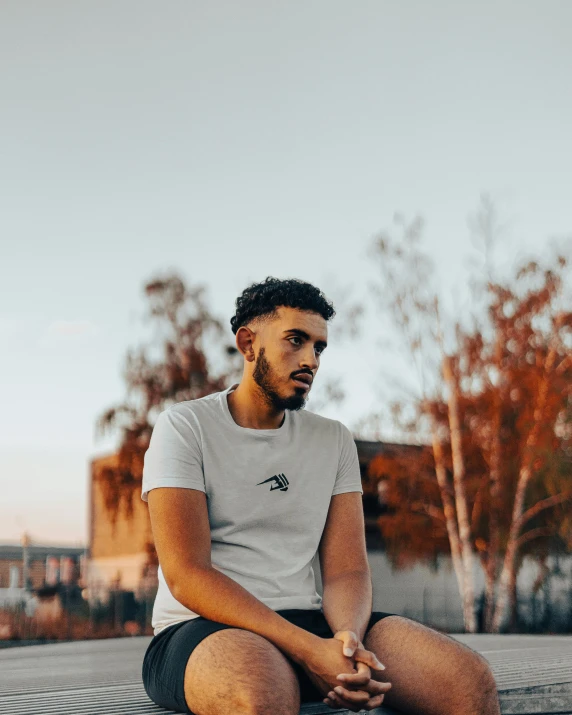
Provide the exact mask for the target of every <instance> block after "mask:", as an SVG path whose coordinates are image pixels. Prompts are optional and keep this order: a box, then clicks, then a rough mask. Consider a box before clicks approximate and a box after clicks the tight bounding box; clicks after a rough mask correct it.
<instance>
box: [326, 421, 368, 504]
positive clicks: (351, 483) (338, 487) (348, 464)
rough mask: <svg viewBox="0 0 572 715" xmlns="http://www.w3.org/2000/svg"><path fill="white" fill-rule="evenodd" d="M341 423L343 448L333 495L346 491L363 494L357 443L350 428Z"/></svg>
mask: <svg viewBox="0 0 572 715" xmlns="http://www.w3.org/2000/svg"><path fill="white" fill-rule="evenodd" d="M339 425H340V428H341V449H340V456H339V461H338V473H337V475H336V481H335V484H334V489H333V491H332V496H334V494H344V493H345V492H360V493H361V494H363V487H362V485H361V473H360V468H359V459H358V453H357V447H356V443H355V442H354V438H353V436H352V433H351V432H350V431H349V429H348V428H347V427H346V426H345V425H344V424H342V423H341V422H339Z"/></svg>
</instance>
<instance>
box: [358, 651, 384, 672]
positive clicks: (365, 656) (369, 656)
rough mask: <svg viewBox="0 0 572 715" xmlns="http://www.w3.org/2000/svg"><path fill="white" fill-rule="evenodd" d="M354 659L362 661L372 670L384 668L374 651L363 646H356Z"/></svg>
mask: <svg viewBox="0 0 572 715" xmlns="http://www.w3.org/2000/svg"><path fill="white" fill-rule="evenodd" d="M353 657H354V660H359V661H361V662H362V663H366V664H367V665H369V666H370V668H373V669H374V670H385V665H384V664H383V663H382V662H381V661H380V660H379V658H378V657H377V656H376V654H375V653H372V652H371V651H370V650H365V648H357V649H356V652H355V653H354V655H353Z"/></svg>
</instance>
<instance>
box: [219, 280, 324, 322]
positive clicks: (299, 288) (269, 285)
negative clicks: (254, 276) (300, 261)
mask: <svg viewBox="0 0 572 715" xmlns="http://www.w3.org/2000/svg"><path fill="white" fill-rule="evenodd" d="M280 306H284V307H286V308H298V309H300V310H309V311H312V312H313V313H319V314H320V315H321V316H322V318H324V320H330V318H333V316H334V315H335V314H336V311H335V310H334V306H333V305H332V303H330V302H329V301H328V300H327V299H326V297H325V296H324V294H323V293H322V292H321V291H320V290H319V289H318V288H316V287H315V286H313V285H312V284H311V283H305V282H304V281H301V280H298V279H297V278H288V279H286V280H280V279H279V278H273V277H272V276H268V277H267V278H266V280H264V281H263V282H262V283H252V284H251V285H249V286H248V288H246V289H245V290H244V291H243V292H242V295H240V296H239V297H238V298H237V299H236V313H235V314H234V315H233V316H232V318H231V319H230V325H231V328H232V332H233V333H234V334H235V335H236V333H237V332H238V329H239V328H240V327H242V326H243V325H248V323H250V322H251V321H253V320H256V322H266V321H270V320H273V319H274V318H277V317H278V314H277V311H276V309H277V308H278V307H280Z"/></svg>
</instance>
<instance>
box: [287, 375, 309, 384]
mask: <svg viewBox="0 0 572 715" xmlns="http://www.w3.org/2000/svg"><path fill="white" fill-rule="evenodd" d="M292 379H293V380H297V381H298V382H304V383H305V384H306V385H310V384H311V382H312V378H311V377H310V375H296V377H293V378H292Z"/></svg>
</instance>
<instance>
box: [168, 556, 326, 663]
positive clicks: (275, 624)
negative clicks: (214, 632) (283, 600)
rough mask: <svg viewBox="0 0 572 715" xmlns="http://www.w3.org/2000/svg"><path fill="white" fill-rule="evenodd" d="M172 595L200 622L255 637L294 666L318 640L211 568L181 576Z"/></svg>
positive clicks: (188, 572) (193, 570)
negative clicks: (287, 656) (274, 649)
mask: <svg viewBox="0 0 572 715" xmlns="http://www.w3.org/2000/svg"><path fill="white" fill-rule="evenodd" d="M172 591H173V596H174V597H175V598H176V599H177V601H179V603H182V604H183V606H186V607H187V608H189V609H190V610H191V611H194V612H195V613H198V614H199V615H200V616H203V618H208V619H209V620H211V621H218V622H219V623H226V624H227V625H230V626H236V627H237V628H244V629H245V630H249V631H252V632H254V633H258V634H259V635H261V636H263V637H264V638H266V639H267V640H269V641H271V642H272V643H274V645H275V646H277V647H278V648H279V649H280V650H281V651H283V652H284V653H286V654H287V655H289V656H290V657H291V658H292V659H293V660H295V661H296V662H297V663H301V662H303V661H304V660H305V657H306V656H307V654H308V653H309V652H310V651H311V650H312V648H313V646H314V643H315V642H316V640H317V639H318V636H315V635H313V634H312V633H309V632H308V631H305V630H304V629H303V628H299V627H298V626H295V625H294V624H293V623H290V621H287V620H286V619H285V618H283V617H282V616H281V615H279V614H278V613H276V611H273V610H272V609H271V608H269V607H268V606H266V605H265V604H264V603H262V601H260V600H259V599H258V598H256V596H253V595H252V594H251V593H250V592H249V591H247V590H246V589H245V588H243V587H242V586H241V585H240V584H239V583H237V582H236V581H234V580H233V579H231V578H229V577H228V576H226V575H225V574H223V573H221V572H220V571H217V570H216V569H214V568H205V569H192V570H191V571H187V572H185V575H184V576H181V577H179V579H178V581H177V584H176V587H175V588H174V589H172Z"/></svg>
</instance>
